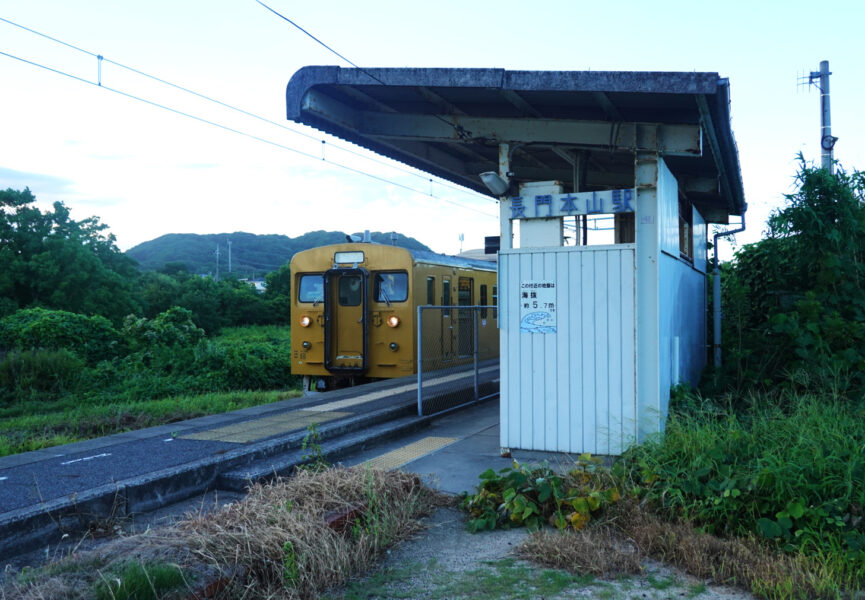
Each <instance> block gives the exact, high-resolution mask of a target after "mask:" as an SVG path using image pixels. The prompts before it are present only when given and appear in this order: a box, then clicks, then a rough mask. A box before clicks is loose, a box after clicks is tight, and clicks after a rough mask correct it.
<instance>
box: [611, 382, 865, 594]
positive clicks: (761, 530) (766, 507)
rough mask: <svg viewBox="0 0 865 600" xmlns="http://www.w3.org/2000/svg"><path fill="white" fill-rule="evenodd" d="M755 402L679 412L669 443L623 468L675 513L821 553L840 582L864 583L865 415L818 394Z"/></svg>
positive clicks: (638, 452) (654, 501) (709, 526)
mask: <svg viewBox="0 0 865 600" xmlns="http://www.w3.org/2000/svg"><path fill="white" fill-rule="evenodd" d="M750 402H751V405H752V408H751V410H749V411H748V412H746V413H733V412H728V413H726V414H723V415H718V414H711V415H704V414H700V413H699V412H691V413H690V414H686V415H674V416H673V417H672V418H671V420H670V422H669V423H668V425H667V431H666V435H665V438H664V440H663V441H661V442H658V443H655V444H649V445H645V446H641V447H636V448H634V449H633V450H631V451H629V452H628V453H626V455H625V456H624V458H623V460H622V461H621V463H620V465H619V466H618V467H617V473H618V474H619V475H621V476H623V477H625V478H627V479H628V481H630V485H632V486H633V487H632V488H631V489H632V491H633V492H634V493H636V494H637V495H638V496H639V497H641V498H643V499H645V500H646V501H647V502H648V503H649V504H650V505H651V506H652V507H653V508H654V510H656V511H658V512H659V514H661V515H663V516H665V517H666V518H668V519H671V520H677V519H682V520H685V521H690V522H693V523H694V524H695V525H697V526H698V527H700V528H702V529H703V530H705V531H707V532H711V533H717V534H719V535H724V536H738V537H744V538H748V537H752V536H756V537H758V538H762V539H763V540H764V542H765V543H766V544H767V545H769V546H771V547H775V548H777V549H779V550H782V551H785V552H788V553H790V554H793V555H795V554H800V553H801V554H803V555H805V556H812V557H815V558H818V557H819V559H820V562H821V564H822V565H823V568H825V569H827V570H828V572H829V573H830V577H831V579H832V580H834V581H835V582H836V583H838V584H839V585H842V587H846V586H852V587H856V586H859V585H861V584H862V583H865V523H863V515H862V512H863V507H865V456H863V455H862V452H861V448H862V447H863V444H865V430H863V428H862V419H863V417H865V412H863V410H862V409H860V408H856V407H853V406H851V405H850V404H849V403H841V402H832V401H831V400H827V399H826V398H817V397H815V396H811V395H802V396H789V397H788V398H786V401H785V402H784V404H785V405H786V406H784V407H780V406H778V404H777V403H776V402H775V401H773V400H770V399H767V398H765V397H754V398H752V399H751V401H750Z"/></svg>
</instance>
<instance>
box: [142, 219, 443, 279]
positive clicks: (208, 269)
mask: <svg viewBox="0 0 865 600" xmlns="http://www.w3.org/2000/svg"><path fill="white" fill-rule="evenodd" d="M345 235H346V234H345V233H342V232H339V231H321V230H319V231H311V232H309V233H305V234H303V235H301V236H298V237H296V238H290V237H288V236H285V235H255V234H252V233H244V232H242V231H238V232H234V233H219V234H209V235H199V234H194V233H169V234H166V235H163V236H160V237H158V238H156V239H153V240H150V241H147V242H144V243H141V244H139V245H137V246H135V247H133V248H130V249H129V250H127V252H126V254H127V255H128V256H130V257H132V258H134V259H135V260H136V261H138V263H139V265H140V266H141V268H142V269H143V270H145V271H154V270H162V269H163V268H164V266H165V265H166V264H177V263H181V264H183V265H184V266H185V267H186V269H187V270H188V271H189V272H190V273H199V274H201V273H206V274H212V275H215V274H216V254H215V250H216V247H217V246H219V248H220V258H219V272H220V273H221V274H222V275H225V274H227V273H228V240H231V265H232V269H231V271H232V274H233V276H234V277H254V276H263V275H264V274H266V273H268V272H270V271H274V270H276V269H278V268H279V267H280V266H281V265H283V264H285V263H287V262H288V261H289V260H291V257H292V256H294V254H295V253H296V252H300V251H301V250H308V249H309V248H315V247H317V246H326V245H328V244H339V243H342V242H345ZM370 235H371V237H372V241H374V242H377V243H380V244H391V243H393V241H392V237H391V236H392V235H394V234H391V233H382V232H378V231H376V232H373V233H371V234H370ZM395 235H396V242H395V243H396V245H397V246H400V247H402V248H409V249H413V250H429V248H428V247H427V246H425V245H423V244H421V243H420V242H418V241H417V240H415V239H413V238H409V237H406V236H404V235H402V234H395Z"/></svg>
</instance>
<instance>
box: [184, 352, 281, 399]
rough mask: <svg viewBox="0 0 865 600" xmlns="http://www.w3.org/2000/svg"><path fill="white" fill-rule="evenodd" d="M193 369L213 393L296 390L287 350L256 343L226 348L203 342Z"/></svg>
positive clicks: (196, 354)
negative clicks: (218, 391) (288, 388)
mask: <svg viewBox="0 0 865 600" xmlns="http://www.w3.org/2000/svg"><path fill="white" fill-rule="evenodd" d="M192 368H193V369H194V370H195V372H196V373H199V374H200V376H201V377H204V378H206V380H207V381H208V383H209V384H210V385H209V386H208V389H212V390H228V389H242V390H262V389H278V388H283V387H289V386H294V385H295V384H296V383H297V377H296V376H294V375H291V356H290V354H289V353H288V352H287V351H286V350H285V349H284V348H280V347H274V346H273V345H271V344H267V343H261V342H255V343H245V344H223V343H219V342H209V341H204V342H202V343H200V344H199V345H198V346H197V347H196V349H195V362H194V364H193V365H192Z"/></svg>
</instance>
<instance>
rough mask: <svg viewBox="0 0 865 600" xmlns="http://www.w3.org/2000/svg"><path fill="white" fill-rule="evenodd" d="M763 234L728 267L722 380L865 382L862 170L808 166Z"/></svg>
mask: <svg viewBox="0 0 865 600" xmlns="http://www.w3.org/2000/svg"><path fill="white" fill-rule="evenodd" d="M797 183H798V185H799V189H798V190H797V191H796V192H795V193H793V194H790V195H788V196H786V199H787V204H786V206H785V207H783V208H781V209H779V210H777V211H776V212H775V213H774V214H773V215H772V216H771V217H770V219H769V222H768V231H767V237H766V239H764V240H761V241H760V242H757V243H755V244H749V245H747V246H745V247H743V248H742V249H741V250H739V251H738V252H737V253H736V258H735V261H734V262H733V263H732V264H731V265H729V267H728V268H727V269H726V270H725V273H724V278H723V280H722V281H723V285H724V292H723V293H724V296H723V303H724V315H725V327H724V332H723V334H724V338H723V339H724V350H725V356H726V357H727V361H726V363H727V370H726V372H725V373H724V374H723V375H724V376H725V377H726V378H727V381H729V382H731V383H733V384H734V385H735V386H737V388H738V389H740V390H741V389H744V388H746V387H749V386H754V385H756V386H760V387H764V388H765V387H767V386H771V385H774V384H777V383H779V382H782V381H787V382H792V383H793V384H795V385H796V386H797V387H799V388H800V389H807V390H818V389H821V388H825V387H831V388H833V389H836V390H839V391H851V392H852V391H858V392H861V391H862V389H863V385H865V204H863V201H865V173H861V172H853V173H850V174H848V173H846V172H844V171H843V170H840V169H839V171H838V172H837V173H836V174H835V175H831V174H830V173H829V172H828V171H826V170H823V169H817V168H813V167H810V166H807V165H805V164H804V163H803V164H802V165H801V168H800V170H799V172H798V174H797Z"/></svg>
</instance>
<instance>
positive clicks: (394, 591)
mask: <svg viewBox="0 0 865 600" xmlns="http://www.w3.org/2000/svg"><path fill="white" fill-rule="evenodd" d="M425 525H426V527H427V528H426V529H425V530H424V531H423V532H421V533H420V534H418V535H417V536H416V537H415V538H414V539H412V540H410V541H408V542H404V543H402V544H400V545H398V546H396V547H394V548H392V549H391V550H390V551H388V552H387V554H386V556H385V558H384V560H382V561H381V563H379V565H378V566H377V567H376V569H374V570H373V571H372V572H370V573H368V574H367V575H366V576H365V577H364V578H362V579H359V580H356V581H353V582H351V583H350V584H349V585H348V586H346V587H345V588H344V589H340V590H331V591H330V593H329V594H327V595H326V596H325V597H326V598H333V599H337V598H340V599H353V598H368V599H372V598H418V599H420V598H424V599H457V598H544V599H545V600H554V599H565V598H608V599H611V600H620V599H621V600H630V599H634V600H637V599H639V600H648V599H658V600H661V599H667V598H676V599H678V598H699V599H701V600H746V599H750V598H754V596H752V595H751V594H749V593H747V592H745V591H742V590H737V589H735V588H730V587H725V586H716V585H712V584H711V582H707V581H701V580H698V579H696V578H694V577H691V576H689V575H687V574H686V573H683V572H682V571H680V570H678V569H674V568H670V567H668V566H665V565H662V564H660V563H658V562H655V561H652V560H645V561H643V562H642V563H641V564H642V566H643V572H642V573H641V574H640V575H636V576H626V577H622V578H617V579H613V580H609V579H598V578H594V577H592V576H590V575H580V574H576V575H574V574H568V573H566V572H565V571H556V570H551V569H545V568H542V567H538V566H535V565H531V564H530V563H527V562H525V561H522V560H519V559H517V558H516V556H515V554H514V550H515V549H516V548H517V547H518V546H519V545H520V543H521V542H522V541H523V540H524V539H525V537H526V535H527V532H526V530H525V529H524V528H517V529H511V530H507V531H502V530H496V531H491V532H483V533H477V534H471V533H469V532H468V531H466V528H465V518H464V515H463V513H462V512H460V511H458V510H456V509H454V508H450V507H448V508H440V509H438V510H437V511H436V512H435V513H433V514H432V515H431V516H430V517H429V518H427V519H426V521H425ZM498 586H501V587H498Z"/></svg>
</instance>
